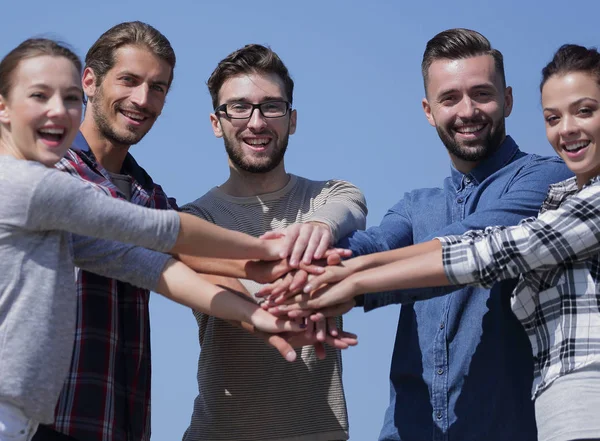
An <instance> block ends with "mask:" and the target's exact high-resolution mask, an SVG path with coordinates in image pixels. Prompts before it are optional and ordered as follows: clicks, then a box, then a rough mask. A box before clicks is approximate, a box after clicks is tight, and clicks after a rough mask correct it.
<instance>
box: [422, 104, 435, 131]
mask: <svg viewBox="0 0 600 441" xmlns="http://www.w3.org/2000/svg"><path fill="white" fill-rule="evenodd" d="M421 105H422V106H423V112H425V117H426V118H427V121H429V124H431V125H432V126H433V127H435V119H434V118H433V114H432V113H431V106H430V105H429V101H427V98H423V101H421Z"/></svg>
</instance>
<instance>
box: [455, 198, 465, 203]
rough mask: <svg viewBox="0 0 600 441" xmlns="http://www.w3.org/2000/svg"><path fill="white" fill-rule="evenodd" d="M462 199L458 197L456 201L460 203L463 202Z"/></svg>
mask: <svg viewBox="0 0 600 441" xmlns="http://www.w3.org/2000/svg"><path fill="white" fill-rule="evenodd" d="M463 201H464V199H463V198H458V199H457V200H456V202H458V203H459V204H462V203H463Z"/></svg>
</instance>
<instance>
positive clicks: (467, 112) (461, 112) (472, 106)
mask: <svg viewBox="0 0 600 441" xmlns="http://www.w3.org/2000/svg"><path fill="white" fill-rule="evenodd" d="M476 111H477V106H476V103H474V102H473V100H472V99H471V98H470V97H469V96H465V97H463V99H462V100H461V101H460V103H458V111H457V116H458V117H460V118H463V119H470V118H472V117H473V116H474V115H475V113H476Z"/></svg>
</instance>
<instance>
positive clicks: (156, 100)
mask: <svg viewBox="0 0 600 441" xmlns="http://www.w3.org/2000/svg"><path fill="white" fill-rule="evenodd" d="M115 60H116V61H115V64H114V66H113V67H112V69H110V70H109V71H108V72H107V73H106V75H105V76H104V78H103V79H102V82H101V84H100V85H97V84H96V82H97V80H96V77H95V75H94V72H93V70H91V69H90V68H86V69H85V71H84V73H83V85H84V90H85V93H86V94H87V96H88V98H89V105H88V107H89V108H88V111H87V112H86V118H88V113H89V117H91V118H93V121H94V123H95V125H96V127H97V128H98V130H99V132H100V134H101V135H102V136H103V137H104V138H105V139H106V140H108V141H109V142H111V143H113V144H115V145H118V146H125V147H129V146H130V145H133V144H136V143H138V142H139V141H140V140H141V139H142V138H143V137H144V136H145V135H146V133H148V131H149V130H150V129H151V128H152V125H153V124H154V122H155V121H156V118H158V116H159V115H160V113H161V112H162V109H163V106H164V104H165V99H166V96H167V91H168V84H169V80H170V77H171V70H172V69H171V66H169V64H168V63H167V62H166V61H164V60H161V59H160V58H158V57H157V56H156V55H154V54H153V53H152V52H150V51H149V50H147V49H145V48H143V47H137V46H123V47H121V48H119V49H118V50H117V51H116V53H115Z"/></svg>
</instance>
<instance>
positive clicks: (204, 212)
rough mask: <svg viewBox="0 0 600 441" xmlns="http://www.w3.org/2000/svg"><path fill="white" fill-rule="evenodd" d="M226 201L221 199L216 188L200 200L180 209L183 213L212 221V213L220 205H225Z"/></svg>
mask: <svg viewBox="0 0 600 441" xmlns="http://www.w3.org/2000/svg"><path fill="white" fill-rule="evenodd" d="M224 202H225V201H224V200H222V199H221V198H220V197H219V194H218V191H216V187H215V188H213V189H211V190H209V191H208V192H206V193H205V194H204V195H202V196H200V197H199V198H198V199H196V200H194V201H192V202H188V203H187V204H185V205H182V206H181V207H179V210H180V211H181V212H183V213H189V214H193V215H195V216H198V217H201V218H203V219H206V220H210V221H212V219H213V218H212V216H211V212H213V210H215V209H217V207H218V206H219V205H221V206H222V205H223V203H224Z"/></svg>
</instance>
